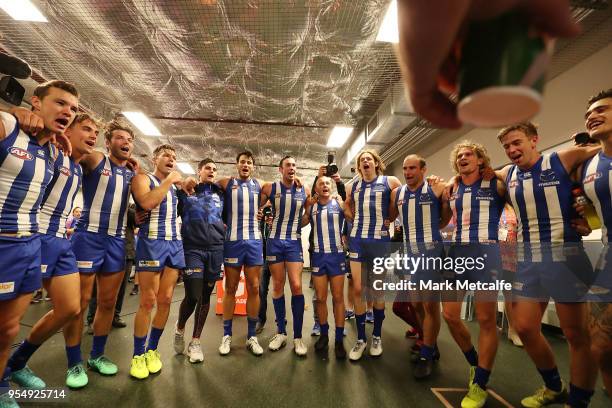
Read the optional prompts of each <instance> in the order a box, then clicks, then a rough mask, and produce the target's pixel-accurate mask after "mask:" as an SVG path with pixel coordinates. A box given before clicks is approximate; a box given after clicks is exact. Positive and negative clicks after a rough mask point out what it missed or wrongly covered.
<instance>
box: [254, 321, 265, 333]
mask: <svg viewBox="0 0 612 408" xmlns="http://www.w3.org/2000/svg"><path fill="white" fill-rule="evenodd" d="M265 325H266V323H265V322H264V323H262V322H261V321H259V322H257V324H256V325H255V333H257V334H261V332H263V331H264V326H265Z"/></svg>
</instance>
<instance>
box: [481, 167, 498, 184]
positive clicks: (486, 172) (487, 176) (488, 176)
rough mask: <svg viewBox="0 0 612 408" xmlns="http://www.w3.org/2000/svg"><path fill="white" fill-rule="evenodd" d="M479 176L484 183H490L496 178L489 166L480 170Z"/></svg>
mask: <svg viewBox="0 0 612 408" xmlns="http://www.w3.org/2000/svg"><path fill="white" fill-rule="evenodd" d="M480 176H481V177H482V179H483V180H485V181H491V180H493V179H494V178H495V177H497V176H496V174H495V170H493V167H491V166H489V167H485V168H483V169H481V170H480Z"/></svg>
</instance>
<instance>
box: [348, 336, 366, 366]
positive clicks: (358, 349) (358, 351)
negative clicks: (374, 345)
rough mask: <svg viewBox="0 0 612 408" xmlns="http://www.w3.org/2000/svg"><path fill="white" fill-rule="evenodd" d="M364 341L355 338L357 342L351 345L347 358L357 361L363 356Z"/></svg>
mask: <svg viewBox="0 0 612 408" xmlns="http://www.w3.org/2000/svg"><path fill="white" fill-rule="evenodd" d="M366 346H367V344H366V342H365V341H363V340H357V343H355V345H354V346H353V348H352V349H351V351H350V352H349V359H351V360H352V361H357V360H359V359H360V358H361V356H363V352H364V351H365V349H366Z"/></svg>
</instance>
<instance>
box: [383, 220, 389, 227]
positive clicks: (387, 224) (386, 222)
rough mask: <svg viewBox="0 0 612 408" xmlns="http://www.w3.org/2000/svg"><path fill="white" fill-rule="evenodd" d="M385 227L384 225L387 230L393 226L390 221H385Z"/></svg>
mask: <svg viewBox="0 0 612 408" xmlns="http://www.w3.org/2000/svg"><path fill="white" fill-rule="evenodd" d="M383 225H384V226H385V227H386V228H389V226H390V225H391V221H389V220H388V219H385V221H384V222H383Z"/></svg>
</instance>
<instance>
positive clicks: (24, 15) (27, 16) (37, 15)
mask: <svg viewBox="0 0 612 408" xmlns="http://www.w3.org/2000/svg"><path fill="white" fill-rule="evenodd" d="M0 8H1V9H2V10H4V11H6V14H8V15H9V16H11V17H13V18H14V19H15V20H21V21H37V22H39V23H47V22H48V21H47V18H46V17H45V16H44V15H43V13H41V12H40V10H39V9H38V8H37V7H36V6H35V5H34V4H33V3H32V2H31V1H30V0H20V1H16V0H0Z"/></svg>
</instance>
